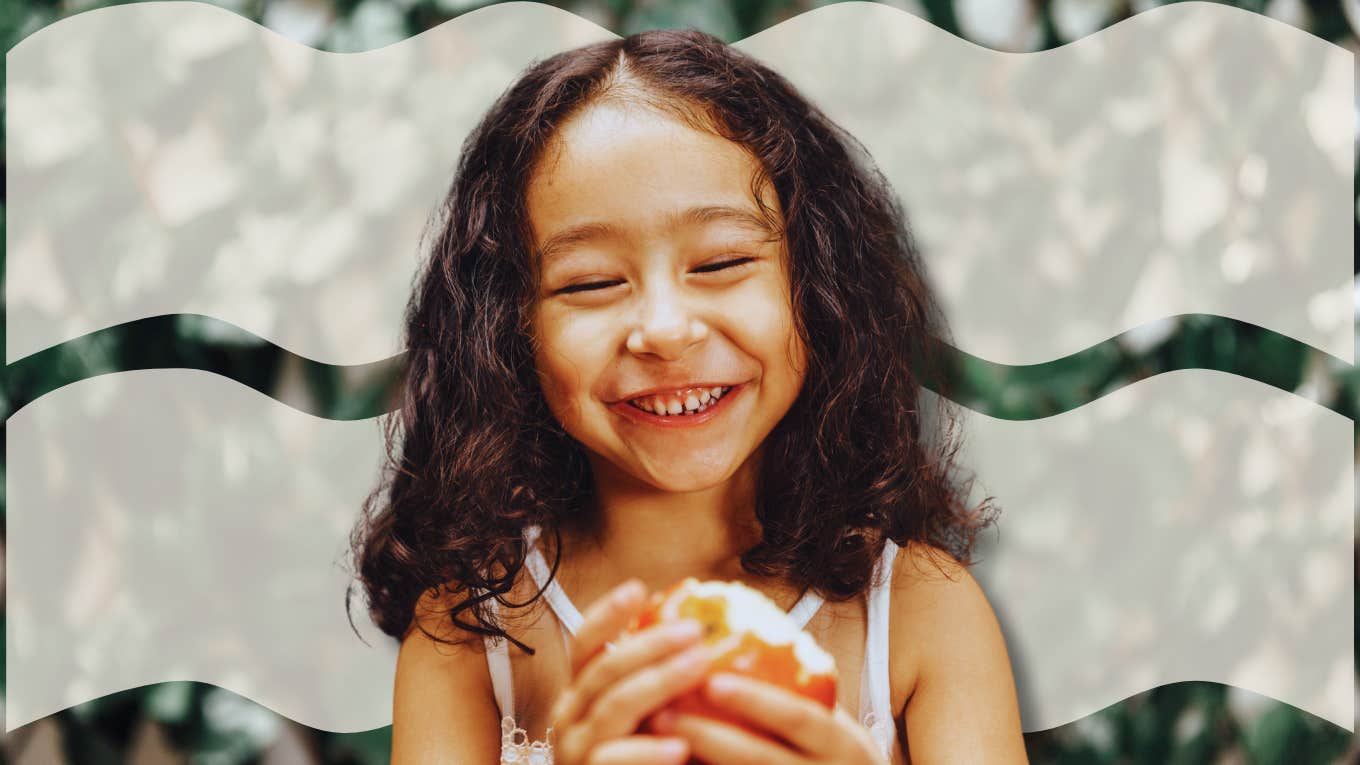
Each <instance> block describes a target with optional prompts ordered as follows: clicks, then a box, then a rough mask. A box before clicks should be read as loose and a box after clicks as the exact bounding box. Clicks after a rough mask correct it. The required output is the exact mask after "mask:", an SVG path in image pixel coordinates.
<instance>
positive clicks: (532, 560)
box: [490, 526, 897, 765]
mask: <svg viewBox="0 0 1360 765" xmlns="http://www.w3.org/2000/svg"><path fill="white" fill-rule="evenodd" d="M539 533H540V529H539V527H538V526H530V527H529V529H528V530H527V531H526V537H527V541H528V543H529V550H530V552H529V557H528V560H527V561H526V562H527V563H528V567H529V573H530V574H531V575H532V576H533V577H534V579H535V580H536V582H537V584H538V586H539V587H543V582H544V581H545V580H548V575H549V573H550V572H549V570H548V565H547V561H545V560H544V559H543V554H542V552H540V551H539V549H538V547H537V545H536V544H535V543H536V542H537V541H538V536H539ZM896 553H897V545H896V544H894V543H893V541H892V540H891V539H890V540H888V548H887V549H886V550H885V553H884V557H885V558H886V559H887V560H888V561H892V560H893V558H894V557H895V556H896ZM890 575H891V566H890V565H888V566H884V565H882V564H880V567H879V571H878V578H877V579H876V581H875V587H874V589H873V591H872V593H871V597H870V602H869V611H870V617H871V618H870V620H869V621H870V624H873V623H874V622H876V621H881V622H883V623H884V625H885V629H883V630H882V632H881V633H880V635H882V636H886V634H887V629H886V623H887V619H888V613H889V610H888V603H889V599H888V593H889V587H888V586H887V584H888V580H889V578H890ZM544 595H545V596H546V597H547V599H548V603H549V605H550V606H552V607H553V610H554V612H555V613H556V615H557V618H558V622H559V623H560V624H561V625H562V626H563V628H564V630H565V632H567V633H569V634H572V635H574V634H576V627H578V626H579V625H580V624H581V621H582V618H581V612H580V611H578V610H577V609H576V605H575V604H574V603H572V602H571V599H570V598H568V597H567V594H566V592H565V591H563V590H562V588H561V586H560V585H558V584H557V580H556V579H555V578H554V579H552V580H550V581H548V586H547V588H546V590H545V592H544ZM490 603H491V606H492V608H493V609H494V608H496V601H495V600H494V599H493V600H491V601H490ZM821 604H822V601H821V598H820V597H818V596H817V595H816V594H815V593H813V592H812V591H811V590H809V591H808V592H806V593H804V596H803V598H801V599H800V600H799V601H798V603H797V604H795V605H794V607H793V608H792V609H790V610H789V616H791V617H792V618H793V619H794V621H795V622H796V623H797V624H798V625H799V626H800V627H802V626H806V624H807V622H808V620H809V619H811V618H812V615H813V613H815V612H816V611H817V609H818V608H819V607H820V606H821ZM880 635H874V634H873V632H872V631H871V632H870V635H869V638H868V640H869V642H871V643H873V645H872V646H871V647H870V650H869V651H866V653H865V657H864V658H865V661H864V665H863V670H862V674H861V677H860V689H861V690H860V692H861V694H862V696H863V697H864V698H865V699H866V700H869V699H870V697H872V696H876V695H878V694H882V695H884V696H886V694H887V689H886V688H871V687H870V686H871V684H872V685H878V683H873V681H872V680H871V679H870V678H871V677H873V673H871V672H869V669H870V662H869V659H870V654H871V653H872V654H874V655H875V657H877V656H887V653H888V651H887V646H886V645H883V644H882V639H881V637H880ZM564 638H565V635H564ZM500 642H501V645H502V646H503V645H504V642H503V641H500ZM875 649H876V650H875ZM497 658H499V657H497ZM507 669H508V668H507ZM879 679H880V680H882V678H879ZM507 692H508V693H511V694H513V690H512V689H507ZM510 698H511V699H513V698H514V697H513V695H512V696H510ZM511 703H512V704H513V701H511ZM867 706H868V707H869V711H867V712H865V713H864V714H862V715H861V716H860V724H861V725H863V726H864V727H865V728H867V729H868V731H869V735H870V736H871V737H872V738H873V739H874V743H876V744H878V749H879V751H880V752H882V753H883V755H884V757H887V758H888V759H889V760H891V759H892V754H891V752H892V742H893V739H894V738H896V735H897V732H896V730H895V729H894V726H893V721H892V720H891V719H883V720H880V719H878V715H876V714H875V713H874V711H873V707H874V705H873V702H872V701H871V700H870V701H869V703H868V704H867ZM552 742H553V729H552V727H551V726H549V727H548V729H547V730H546V731H544V738H543V740H540V741H529V732H528V731H526V730H525V729H523V728H521V727H519V726H517V725H516V724H515V718H514V717H512V716H511V715H505V716H504V717H502V718H501V765H553V744H552Z"/></svg>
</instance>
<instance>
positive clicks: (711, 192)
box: [525, 103, 778, 254]
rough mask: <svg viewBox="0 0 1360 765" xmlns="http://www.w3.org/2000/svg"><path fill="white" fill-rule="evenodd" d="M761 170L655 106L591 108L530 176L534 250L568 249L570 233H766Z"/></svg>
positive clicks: (774, 205)
mask: <svg viewBox="0 0 1360 765" xmlns="http://www.w3.org/2000/svg"><path fill="white" fill-rule="evenodd" d="M759 170H760V165H759V162H758V161H757V160H756V159H755V157H753V156H751V154H750V153H749V152H747V151H746V150H745V149H744V148H743V147H741V146H739V145H738V144H736V143H733V142H732V141H729V140H727V139H725V138H722V137H721V136H717V135H714V134H712V133H709V132H706V131H701V130H697V129H695V128H693V127H690V126H689V125H687V124H685V123H684V122H682V121H680V120H679V119H677V118H675V117H673V116H670V115H668V114H665V113H663V112H660V111H657V110H655V109H653V108H650V107H645V106H641V105H635V104H620V103H602V104H596V105H592V106H590V107H587V108H586V109H584V110H583V111H581V112H579V113H578V114H576V115H574V116H573V117H572V118H571V119H569V120H568V121H567V122H566V123H565V124H564V125H563V126H562V127H561V128H560V129H559V130H558V133H557V135H556V136H555V138H554V141H553V142H552V144H551V145H550V146H549V147H548V149H547V151H546V152H545V154H544V157H543V159H542V160H541V161H540V162H539V163H538V166H537V167H536V168H535V169H534V172H533V173H532V174H531V176H530V179H529V184H528V187H527V189H526V192H525V202H526V206H527V208H528V214H529V223H530V227H531V229H532V231H533V236H534V241H535V246H536V247H537V248H538V249H539V250H540V252H541V253H542V251H543V249H544V246H545V245H547V244H551V243H554V242H556V243H557V244H559V245H561V244H570V243H571V241H570V240H571V237H570V236H568V237H566V239H565V240H564V239H563V238H562V237H561V236H560V235H561V234H563V233H568V234H570V233H571V232H572V231H576V232H578V233H583V234H590V233H592V232H593V233H595V234H609V233H613V234H617V235H620V236H636V237H646V236H651V235H661V234H664V233H666V232H668V231H670V230H674V229H675V228H678V227H684V226H724V227H740V228H749V229H764V230H766V231H768V230H769V229H768V223H767V222H766V221H765V219H764V216H763V215H762V213H761V211H760V208H759V206H758V205H757V204H756V200H755V199H754V197H753V193H752V183H753V181H754V180H755V178H756V177H757V173H758V172H759ZM762 199H763V201H764V203H765V205H766V206H767V207H768V208H769V209H770V210H771V212H772V213H774V214H775V215H776V216H777V215H778V200H777V198H776V197H775V195H774V194H773V193H772V192H770V190H768V189H762ZM776 225H778V223H777V222H776ZM578 239H579V238H578ZM549 249H552V248H549ZM542 254H550V253H542Z"/></svg>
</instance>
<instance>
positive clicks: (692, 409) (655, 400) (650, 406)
mask: <svg viewBox="0 0 1360 765" xmlns="http://www.w3.org/2000/svg"><path fill="white" fill-rule="evenodd" d="M732 387H733V386H731V385H720V386H716V387H713V388H686V389H684V390H681V391H676V392H675V393H668V394H660V393H658V394H655V395H651V396H642V397H640V398H634V399H629V400H628V401H627V402H625V403H627V404H628V405H629V406H631V407H633V408H634V409H638V410H640V411H643V412H646V413H648V414H654V415H658V416H663V417H692V416H694V415H696V414H699V413H701V412H705V411H708V410H709V409H710V408H712V407H714V406H716V405H717V404H718V402H719V401H721V400H722V397H723V396H726V395H727V394H728V393H729V392H731V390H732Z"/></svg>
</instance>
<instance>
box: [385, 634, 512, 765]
mask: <svg viewBox="0 0 1360 765" xmlns="http://www.w3.org/2000/svg"><path fill="white" fill-rule="evenodd" d="M425 628H426V629H427V630H429V631H430V632H432V633H434V634H436V635H439V636H440V637H443V638H445V639H463V638H467V637H468V633H466V632H464V631H462V630H458V629H457V628H455V627H454V626H453V625H452V624H451V623H449V622H448V619H447V617H444V620H443V623H439V621H438V619H437V618H436V617H431V618H428V619H427V620H426V621H425ZM476 640H480V638H476ZM500 746H501V742H500V718H499V713H498V711H497V709H496V698H495V695H494V694H493V693H492V691H491V673H490V671H489V670H488V669H487V665H486V654H485V653H483V652H482V650H481V644H480V642H478V643H475V644H474V647H466V646H452V645H447V644H442V643H438V642H436V641H434V640H432V639H430V638H429V637H427V636H426V635H425V633H423V632H421V631H420V629H418V628H417V627H415V626H414V624H413V626H412V627H411V629H410V630H409V631H408V632H407V633H406V637H405V638H403V639H402V642H401V650H400V652H399V653H398V654H397V673H396V680H395V686H394V689H393V699H392V760H391V765H416V764H417V763H419V764H420V765H425V764H426V763H456V765H494V764H495V763H498V762H500V758H501V755H500Z"/></svg>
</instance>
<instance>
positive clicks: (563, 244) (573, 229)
mask: <svg viewBox="0 0 1360 765" xmlns="http://www.w3.org/2000/svg"><path fill="white" fill-rule="evenodd" d="M718 221H729V222H732V223H737V224H739V225H741V226H744V227H746V228H750V229H754V230H756V231H760V232H762V233H764V234H766V235H768V236H773V235H774V233H775V229H774V227H773V226H772V225H771V224H770V222H769V221H767V220H765V219H764V218H762V217H760V216H759V215H756V214H755V213H753V212H751V211H750V210H747V209H744V208H741V207H732V206H730V205H701V206H698V207H691V208H689V209H686V210H680V211H678V212H672V213H669V214H668V215H666V217H665V219H664V225H665V227H666V229H668V230H670V229H675V228H680V227H682V226H686V225H690V226H693V225H703V224H705V223H714V222H718ZM618 234H619V229H618V227H617V226H614V225H612V224H609V223H582V224H581V225H579V226H570V227H568V228H564V229H562V230H561V231H558V232H557V233H555V234H553V235H552V236H550V237H548V239H547V241H545V242H544V243H543V246H541V247H540V248H539V249H538V257H539V259H540V260H541V261H547V260H549V259H551V258H552V257H554V256H556V255H559V254H560V253H561V252H562V251H563V250H566V249H568V248H570V247H572V246H573V245H576V244H580V243H582V242H587V241H590V240H592V239H603V238H605V237H609V236H617V235H618Z"/></svg>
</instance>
